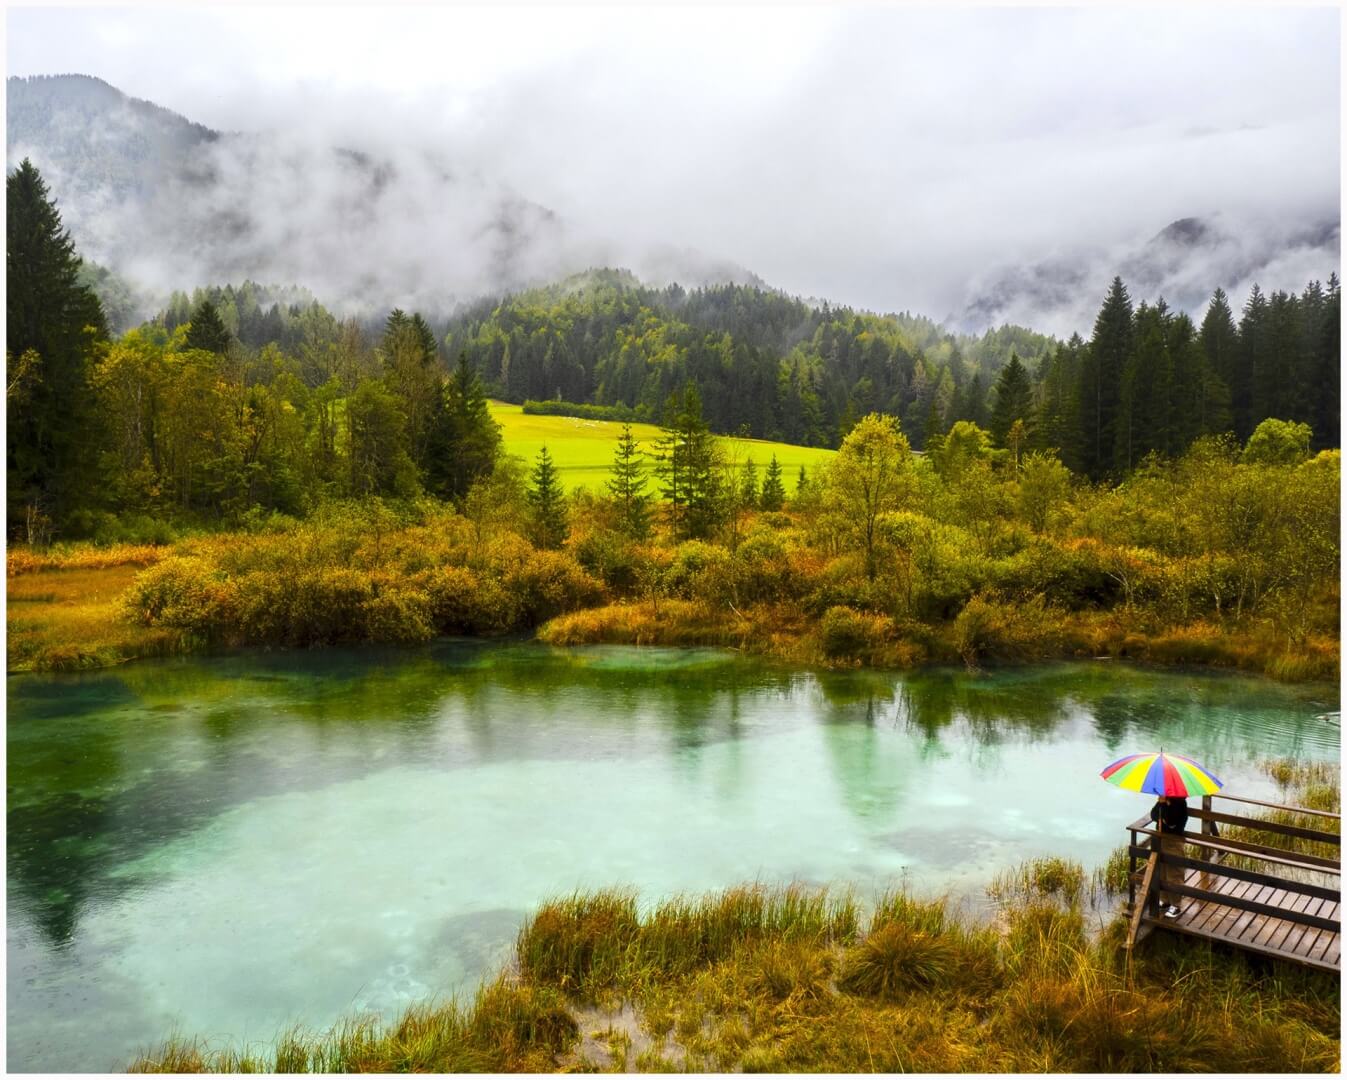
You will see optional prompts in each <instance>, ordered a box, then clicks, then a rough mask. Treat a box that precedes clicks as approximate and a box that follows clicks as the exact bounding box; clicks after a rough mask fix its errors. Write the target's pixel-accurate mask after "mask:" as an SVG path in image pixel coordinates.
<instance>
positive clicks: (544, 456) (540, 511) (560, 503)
mask: <svg viewBox="0 0 1347 1080" xmlns="http://www.w3.org/2000/svg"><path fill="white" fill-rule="evenodd" d="M528 501H529V509H530V510H531V516H532V521H531V523H530V524H531V532H532V539H533V542H534V543H535V544H537V545H538V547H540V548H549V549H554V548H559V547H561V545H562V544H563V543H565V542H566V537H567V536H569V535H570V531H571V530H570V525H569V523H568V522H567V514H566V493H565V492H564V491H563V490H562V489H561V481H560V479H559V478H558V476H557V468H556V466H555V465H554V464H552V455H551V454H550V453H548V451H547V446H546V445H544V446H543V448H542V449H541V450H539V451H538V462H537V464H536V465H535V466H534V467H533V486H532V487H531V488H530V489H529V491H528Z"/></svg>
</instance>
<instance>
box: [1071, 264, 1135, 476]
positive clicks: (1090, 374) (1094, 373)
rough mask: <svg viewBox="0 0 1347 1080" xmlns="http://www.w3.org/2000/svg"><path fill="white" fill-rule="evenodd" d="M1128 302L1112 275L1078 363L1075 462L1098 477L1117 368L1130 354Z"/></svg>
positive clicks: (1103, 470)
mask: <svg viewBox="0 0 1347 1080" xmlns="http://www.w3.org/2000/svg"><path fill="white" fill-rule="evenodd" d="M1132 338H1133V327H1132V301H1131V298H1130V297H1129V296H1128V295H1127V286H1126V285H1124V284H1123V281H1122V278H1120V277H1115V278H1114V279H1113V284H1112V285H1110V286H1109V291H1108V296H1106V297H1105V298H1104V304H1103V306H1102V307H1101V308H1100V309H1099V315H1098V317H1096V319H1095V321H1094V333H1093V335H1092V336H1091V338H1090V344H1089V347H1088V348H1086V350H1085V353H1084V356H1083V357H1082V360H1081V365H1080V386H1079V389H1078V391H1077V401H1078V403H1079V406H1080V431H1081V465H1082V467H1083V468H1084V470H1085V473H1086V475H1088V476H1090V477H1092V478H1094V479H1099V478H1101V477H1103V476H1104V475H1105V474H1107V473H1108V472H1109V470H1110V467H1111V466H1112V464H1113V454H1114V444H1115V440H1116V428H1117V418H1118V402H1119V398H1120V396H1121V387H1122V376H1123V370H1124V369H1125V368H1126V366H1127V360H1128V357H1130V356H1131V355H1132Z"/></svg>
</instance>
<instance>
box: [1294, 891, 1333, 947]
mask: <svg viewBox="0 0 1347 1080" xmlns="http://www.w3.org/2000/svg"><path fill="white" fill-rule="evenodd" d="M1337 913H1338V907H1337V905H1336V904H1334V903H1333V902H1332V901H1329V902H1328V903H1327V904H1326V905H1325V906H1324V907H1323V908H1322V909H1321V910H1320V912H1319V917H1320V918H1322V919H1329V920H1334V917H1335V916H1336V915H1337ZM1335 921H1338V922H1339V927H1338V929H1337V930H1326V929H1323V928H1320V929H1319V931H1318V932H1317V933H1316V934H1315V935H1314V936H1313V937H1311V936H1310V935H1309V934H1308V933H1307V934H1306V935H1305V936H1304V937H1303V938H1302V939H1301V942H1300V949H1301V951H1302V952H1303V953H1305V955H1306V956H1309V957H1315V956H1319V955H1322V954H1323V951H1324V950H1325V949H1326V948H1328V942H1329V938H1331V937H1332V935H1333V934H1337V933H1341V932H1342V930H1341V925H1340V920H1335Z"/></svg>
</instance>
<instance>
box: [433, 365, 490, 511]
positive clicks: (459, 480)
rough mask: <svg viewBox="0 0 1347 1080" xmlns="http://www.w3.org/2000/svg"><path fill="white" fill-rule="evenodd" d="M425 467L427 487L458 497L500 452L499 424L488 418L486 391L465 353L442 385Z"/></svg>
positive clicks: (485, 470) (447, 497) (442, 493)
mask: <svg viewBox="0 0 1347 1080" xmlns="http://www.w3.org/2000/svg"><path fill="white" fill-rule="evenodd" d="M436 417H437V423H436V428H435V430H434V432H433V435H432V439H431V445H430V453H429V458H430V460H429V463H428V468H427V473H428V477H427V479H428V482H429V486H430V489H431V490H432V491H434V492H435V493H436V494H438V495H440V496H441V497H443V498H446V499H461V498H463V496H465V495H466V494H467V493H468V489H469V488H470V487H472V485H473V483H474V482H475V481H477V480H478V479H480V478H482V477H484V476H487V475H489V474H490V473H491V470H492V468H493V467H494V466H495V464H496V458H497V457H498V456H499V454H500V447H501V435H500V425H499V424H497V423H496V421H495V420H493V419H492V418H491V409H490V407H489V406H488V405H487V401H486V393H485V391H484V390H483V389H482V380H481V379H479V378H478V377H477V370H476V368H474V367H473V366H472V364H471V363H470V362H469V360H468V354H467V353H466V352H460V353H459V354H458V366H457V368H455V370H454V373H453V374H452V375H451V376H449V379H448V380H447V381H446V382H445V384H444V388H443V398H442V405H441V407H440V408H439V409H438V410H437V413H436Z"/></svg>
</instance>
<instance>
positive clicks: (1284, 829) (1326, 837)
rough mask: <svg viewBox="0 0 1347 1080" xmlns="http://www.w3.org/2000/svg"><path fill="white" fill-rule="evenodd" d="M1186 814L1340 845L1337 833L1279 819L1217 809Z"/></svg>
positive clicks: (1226, 823) (1190, 811)
mask: <svg viewBox="0 0 1347 1080" xmlns="http://www.w3.org/2000/svg"><path fill="white" fill-rule="evenodd" d="M1188 816H1189V817H1195V818H1198V819H1200V820H1203V821H1215V822H1219V823H1220V824H1222V825H1240V826H1245V827H1248V828H1252V829H1259V830H1261V831H1263V832H1271V833H1277V834H1278V835H1279V836H1294V837H1295V838H1296V839H1298V840H1314V841H1316V842H1318V843H1320V844H1337V845H1339V846H1341V845H1342V837H1341V836H1340V835H1338V834H1337V833H1330V832H1322V831H1320V830H1319V829H1306V828H1303V827H1302V826H1300V825H1284V824H1282V822H1280V821H1267V820H1265V819H1263V818H1252V817H1245V816H1244V815H1242V814H1224V813H1222V812H1221V811H1219V810H1189V811H1188Z"/></svg>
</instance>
